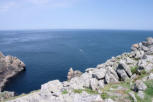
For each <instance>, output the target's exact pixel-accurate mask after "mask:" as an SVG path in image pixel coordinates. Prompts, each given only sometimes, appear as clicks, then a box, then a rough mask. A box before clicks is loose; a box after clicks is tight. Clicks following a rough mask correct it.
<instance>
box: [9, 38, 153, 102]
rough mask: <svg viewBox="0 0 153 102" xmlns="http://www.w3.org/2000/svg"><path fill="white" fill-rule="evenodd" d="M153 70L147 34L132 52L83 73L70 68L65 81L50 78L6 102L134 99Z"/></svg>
mask: <svg viewBox="0 0 153 102" xmlns="http://www.w3.org/2000/svg"><path fill="white" fill-rule="evenodd" d="M152 73H153V38H151V37H150V38H147V40H146V41H144V42H141V43H138V44H134V45H133V46H132V51H131V52H129V53H123V54H122V55H119V56H116V57H112V58H111V59H109V60H107V61H106V62H105V63H103V64H100V65H97V67H96V68H88V69H86V70H85V72H84V73H82V74H80V72H79V74H75V72H74V71H73V70H72V69H70V70H69V73H68V81H64V82H60V81H59V80H54V81H50V82H48V83H46V84H44V85H42V86H41V89H40V90H39V91H38V92H34V93H31V94H29V95H25V96H23V97H20V98H17V99H15V100H10V101H8V102H114V101H116V102H131V101H134V102H137V97H136V96H135V94H138V95H137V96H140V97H141V98H143V97H144V96H145V95H144V92H145V90H146V89H147V88H148V87H147V85H146V84H145V82H146V81H147V80H151V81H153V80H152V79H153V75H152ZM152 83H153V82H152ZM131 87H132V88H131ZM151 88H152V87H151ZM131 89H132V90H131ZM127 97H128V98H127ZM149 97H150V96H149ZM110 98H111V99H110ZM152 98H153V97H152ZM131 99H132V100H131Z"/></svg>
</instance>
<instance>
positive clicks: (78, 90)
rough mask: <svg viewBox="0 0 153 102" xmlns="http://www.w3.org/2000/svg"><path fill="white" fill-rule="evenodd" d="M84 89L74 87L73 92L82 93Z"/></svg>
mask: <svg viewBox="0 0 153 102" xmlns="http://www.w3.org/2000/svg"><path fill="white" fill-rule="evenodd" d="M82 91H83V89H74V90H73V92H74V93H82Z"/></svg>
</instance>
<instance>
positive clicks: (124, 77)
mask: <svg viewBox="0 0 153 102" xmlns="http://www.w3.org/2000/svg"><path fill="white" fill-rule="evenodd" d="M117 73H118V75H119V77H120V79H121V80H123V81H126V80H128V79H129V77H128V75H127V74H126V72H125V70H123V69H117Z"/></svg>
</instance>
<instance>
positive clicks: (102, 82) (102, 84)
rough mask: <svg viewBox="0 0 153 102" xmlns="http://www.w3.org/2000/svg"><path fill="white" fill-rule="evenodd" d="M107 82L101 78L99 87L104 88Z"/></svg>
mask: <svg viewBox="0 0 153 102" xmlns="http://www.w3.org/2000/svg"><path fill="white" fill-rule="evenodd" d="M104 86H105V84H104V80H99V81H98V87H99V88H104Z"/></svg>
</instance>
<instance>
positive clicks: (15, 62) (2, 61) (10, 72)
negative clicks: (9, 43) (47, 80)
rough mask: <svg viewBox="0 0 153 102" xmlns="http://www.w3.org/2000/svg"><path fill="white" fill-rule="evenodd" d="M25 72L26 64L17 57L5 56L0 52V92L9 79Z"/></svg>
mask: <svg viewBox="0 0 153 102" xmlns="http://www.w3.org/2000/svg"><path fill="white" fill-rule="evenodd" d="M23 70H25V64H24V63H23V62H22V61H21V60H19V59H18V58H17V57H13V56H4V55H3V53H2V52H0V91H1V90H2V88H3V87H4V85H5V83H6V82H7V81H8V79H9V78H11V77H13V76H15V75H16V74H18V73H19V72H21V71H23Z"/></svg>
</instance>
